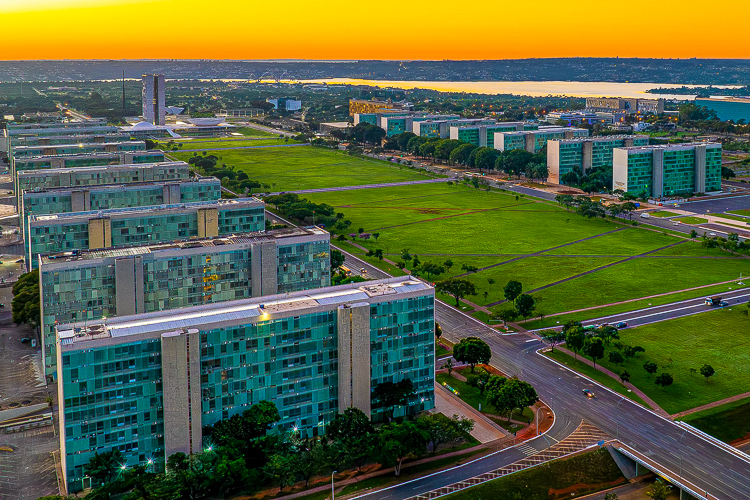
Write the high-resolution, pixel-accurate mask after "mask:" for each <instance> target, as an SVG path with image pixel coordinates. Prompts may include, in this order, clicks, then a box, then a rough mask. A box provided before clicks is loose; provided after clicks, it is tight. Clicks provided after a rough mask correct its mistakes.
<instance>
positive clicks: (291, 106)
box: [266, 97, 302, 111]
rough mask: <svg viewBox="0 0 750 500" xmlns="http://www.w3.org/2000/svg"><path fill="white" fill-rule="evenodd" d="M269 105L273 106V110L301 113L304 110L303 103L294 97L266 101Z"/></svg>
mask: <svg viewBox="0 0 750 500" xmlns="http://www.w3.org/2000/svg"><path fill="white" fill-rule="evenodd" d="M266 102H267V103H270V104H273V109H276V110H283V111H299V110H300V109H302V101H300V100H299V99H294V98H293V97H277V98H274V99H271V98H268V99H266Z"/></svg>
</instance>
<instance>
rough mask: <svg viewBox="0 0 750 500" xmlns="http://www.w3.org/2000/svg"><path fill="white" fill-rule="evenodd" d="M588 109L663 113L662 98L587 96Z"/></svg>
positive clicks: (632, 112)
mask: <svg viewBox="0 0 750 500" xmlns="http://www.w3.org/2000/svg"><path fill="white" fill-rule="evenodd" d="M586 109H587V110H589V111H625V112H626V113H628V114H634V113H640V114H660V113H664V99H637V98H621V97H587V98H586Z"/></svg>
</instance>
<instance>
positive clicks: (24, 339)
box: [21, 337, 31, 344]
mask: <svg viewBox="0 0 750 500" xmlns="http://www.w3.org/2000/svg"><path fill="white" fill-rule="evenodd" d="M27 342H31V339H30V338H29V337H24V338H22V339H21V343H23V344H26V343H27Z"/></svg>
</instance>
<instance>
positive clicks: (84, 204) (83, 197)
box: [70, 189, 91, 212]
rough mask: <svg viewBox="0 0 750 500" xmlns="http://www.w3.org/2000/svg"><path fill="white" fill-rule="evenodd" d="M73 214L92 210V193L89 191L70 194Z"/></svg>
mask: <svg viewBox="0 0 750 500" xmlns="http://www.w3.org/2000/svg"><path fill="white" fill-rule="evenodd" d="M70 201H71V208H72V209H73V212H87V211H89V210H91V192H90V191H89V190H88V189H84V190H82V191H73V192H71V193H70Z"/></svg>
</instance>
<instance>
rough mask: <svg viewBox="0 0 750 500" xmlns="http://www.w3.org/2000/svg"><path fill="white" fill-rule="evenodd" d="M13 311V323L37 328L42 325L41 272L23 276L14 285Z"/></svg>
mask: <svg viewBox="0 0 750 500" xmlns="http://www.w3.org/2000/svg"><path fill="white" fill-rule="evenodd" d="M12 291H13V300H12V301H11V310H12V318H13V323H15V324H17V325H20V324H29V325H32V326H37V325H39V324H41V305H40V304H41V298H40V295H39V270H38V269H34V270H33V271H31V272H28V273H25V274H22V275H21V276H19V277H18V281H16V283H15V284H14V285H13V289H12Z"/></svg>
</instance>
